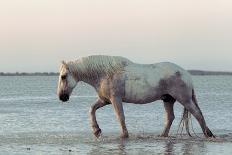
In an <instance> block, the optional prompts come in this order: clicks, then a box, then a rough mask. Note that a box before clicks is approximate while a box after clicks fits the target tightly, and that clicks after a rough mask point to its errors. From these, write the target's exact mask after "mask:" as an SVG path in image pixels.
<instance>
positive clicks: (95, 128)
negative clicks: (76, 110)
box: [89, 99, 110, 137]
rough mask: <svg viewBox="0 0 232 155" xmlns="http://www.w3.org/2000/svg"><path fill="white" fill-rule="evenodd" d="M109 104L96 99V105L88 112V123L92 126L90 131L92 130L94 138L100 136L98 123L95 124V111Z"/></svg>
mask: <svg viewBox="0 0 232 155" xmlns="http://www.w3.org/2000/svg"><path fill="white" fill-rule="evenodd" d="M108 104H110V103H109V102H105V101H102V100H101V99H98V100H97V101H96V103H94V104H93V105H92V106H91V108H90V110H89V114H90V121H91V126H92V129H93V134H94V135H95V136H96V137H99V136H100V134H101V129H100V128H99V126H98V123H97V119H96V114H95V113H96V110H97V109H99V108H101V107H103V106H105V105H108Z"/></svg>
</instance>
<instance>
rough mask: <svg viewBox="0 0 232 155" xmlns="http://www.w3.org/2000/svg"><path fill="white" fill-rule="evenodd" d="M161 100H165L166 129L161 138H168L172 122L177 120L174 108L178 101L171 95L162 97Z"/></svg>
mask: <svg viewBox="0 0 232 155" xmlns="http://www.w3.org/2000/svg"><path fill="white" fill-rule="evenodd" d="M161 99H162V100H163V103H164V109H165V127H164V130H163V132H162V134H161V135H160V136H162V137H168V133H169V130H170V128H171V125H172V122H173V120H174V119H175V115H174V111H173V106H174V103H175V101H176V100H175V99H174V98H173V97H172V96H170V95H165V96H162V98H161Z"/></svg>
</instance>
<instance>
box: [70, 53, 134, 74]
mask: <svg viewBox="0 0 232 155" xmlns="http://www.w3.org/2000/svg"><path fill="white" fill-rule="evenodd" d="M130 63H132V62H131V61H130V60H128V59H126V58H123V57H120V56H105V55H93V56H88V57H82V58H80V59H78V60H76V61H70V62H68V63H67V65H68V68H69V70H70V72H71V73H72V74H73V75H74V76H75V77H76V78H78V79H83V78H98V77H101V76H111V75H113V74H115V73H119V72H121V71H123V70H124V67H125V66H127V65H128V64H130Z"/></svg>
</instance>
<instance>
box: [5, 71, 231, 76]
mask: <svg viewBox="0 0 232 155" xmlns="http://www.w3.org/2000/svg"><path fill="white" fill-rule="evenodd" d="M188 72H189V73H190V74H192V75H232V72H221V71H202V70H188ZM58 75H59V73H55V72H35V73H25V72H22V73H19V72H16V73H3V72H0V76H58Z"/></svg>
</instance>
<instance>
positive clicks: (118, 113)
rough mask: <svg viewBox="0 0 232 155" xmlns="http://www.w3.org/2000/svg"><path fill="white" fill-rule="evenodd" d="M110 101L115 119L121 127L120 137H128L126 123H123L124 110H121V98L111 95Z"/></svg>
mask: <svg viewBox="0 0 232 155" xmlns="http://www.w3.org/2000/svg"><path fill="white" fill-rule="evenodd" d="M111 103H112V105H113V107H114V110H115V114H116V116H117V119H118V121H119V123H120V125H121V129H122V133H121V138H128V137H129V135H128V131H127V128H126V124H125V116H124V111H123V105H122V99H121V98H119V97H112V98H111Z"/></svg>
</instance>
